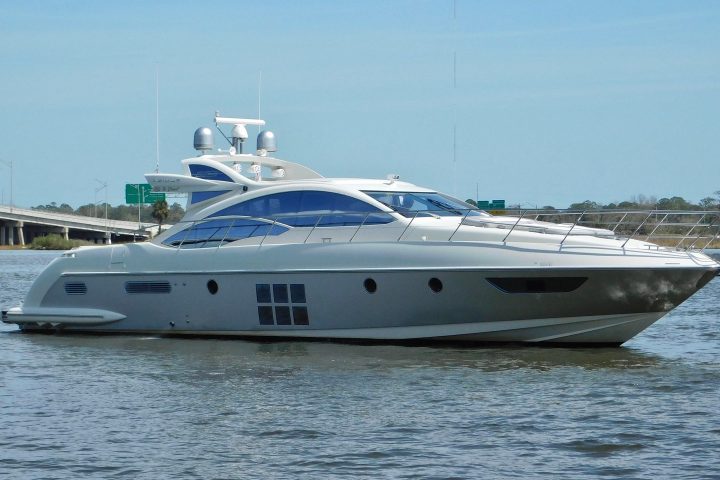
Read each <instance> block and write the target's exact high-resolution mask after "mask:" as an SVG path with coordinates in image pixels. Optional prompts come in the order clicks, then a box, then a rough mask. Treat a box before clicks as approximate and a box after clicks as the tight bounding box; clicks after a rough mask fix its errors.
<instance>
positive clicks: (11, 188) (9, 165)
mask: <svg viewBox="0 0 720 480" xmlns="http://www.w3.org/2000/svg"><path fill="white" fill-rule="evenodd" d="M0 163H2V164H3V165H7V166H8V167H10V211H11V212H12V209H13V161H12V160H10V161H8V160H3V159H2V158H0Z"/></svg>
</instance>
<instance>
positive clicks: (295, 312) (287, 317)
mask: <svg viewBox="0 0 720 480" xmlns="http://www.w3.org/2000/svg"><path fill="white" fill-rule="evenodd" d="M255 296H256V298H257V302H258V321H259V322H260V325H310V315H309V314H308V307H307V297H306V296H305V284H302V283H291V284H287V283H272V284H270V283H258V284H256V285H255Z"/></svg>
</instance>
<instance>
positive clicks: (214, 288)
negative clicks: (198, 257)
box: [207, 280, 218, 295]
mask: <svg viewBox="0 0 720 480" xmlns="http://www.w3.org/2000/svg"><path fill="white" fill-rule="evenodd" d="M207 289H208V292H210V294H211V295H215V294H216V293H217V292H218V284H217V282H216V281H215V280H210V281H208V283H207Z"/></svg>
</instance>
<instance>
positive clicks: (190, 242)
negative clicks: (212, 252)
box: [163, 219, 288, 248]
mask: <svg viewBox="0 0 720 480" xmlns="http://www.w3.org/2000/svg"><path fill="white" fill-rule="evenodd" d="M287 230H288V229H287V228H286V227H283V226H281V225H271V224H268V223H265V222H261V221H259V220H244V219H237V220H232V219H227V220H209V221H204V222H197V223H195V224H193V225H191V226H190V227H188V228H186V229H185V230H182V231H180V232H178V233H176V234H175V235H172V236H171V237H168V238H166V239H165V240H164V241H163V245H167V246H168V247H180V248H208V247H217V246H220V245H223V244H225V243H229V242H234V241H236V240H242V239H244V238H249V237H259V236H263V237H264V236H266V235H280V234H281V233H284V232H287Z"/></svg>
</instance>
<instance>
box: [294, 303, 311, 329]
mask: <svg viewBox="0 0 720 480" xmlns="http://www.w3.org/2000/svg"><path fill="white" fill-rule="evenodd" d="M292 313H293V323H295V325H310V319H309V318H308V311H307V307H293V309H292Z"/></svg>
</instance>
